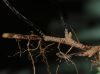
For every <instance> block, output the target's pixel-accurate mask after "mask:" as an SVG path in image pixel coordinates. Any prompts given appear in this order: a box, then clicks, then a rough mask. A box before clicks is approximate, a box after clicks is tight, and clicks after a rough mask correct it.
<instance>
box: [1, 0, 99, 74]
mask: <svg viewBox="0 0 100 74" xmlns="http://www.w3.org/2000/svg"><path fill="white" fill-rule="evenodd" d="M9 2H11V4H12V5H13V6H14V7H15V8H16V9H17V10H18V11H19V12H20V13H22V14H23V15H24V16H25V17H27V18H28V19H29V20H31V21H32V22H33V23H34V24H36V25H37V26H39V28H40V29H41V30H42V31H43V32H44V33H45V34H46V35H52V36H59V37H64V26H63V24H62V22H61V20H60V13H62V15H63V17H64V20H65V22H66V23H67V24H68V25H69V26H72V28H73V29H74V31H75V33H76V35H77V37H78V38H79V40H80V42H82V43H84V44H88V45H99V44H100V0H9ZM30 31H33V33H34V32H35V31H34V28H33V27H31V26H29V25H28V24H26V23H25V22H23V21H22V20H20V19H19V18H18V17H16V15H14V14H13V13H12V11H11V10H10V9H9V8H8V7H7V6H6V5H5V4H4V3H3V1H2V0H0V74H32V64H31V61H30V60H29V59H28V56H27V54H23V55H22V57H19V55H18V56H15V57H12V58H8V56H9V55H13V54H14V53H16V52H17V51H19V50H17V49H18V46H17V43H16V41H15V40H9V39H3V38H2V37H1V35H2V33H5V32H10V33H20V34H31V32H30ZM73 37H75V36H73ZM22 44H23V43H22ZM62 48H63V49H66V50H68V48H69V46H65V47H64V46H62ZM51 49H52V51H51V52H49V53H48V55H47V57H48V61H49V64H50V69H51V72H52V74H55V70H56V67H57V64H58V62H57V61H56V60H55V59H57V57H56V56H55V53H56V50H57V48H56V46H55V48H51ZM74 49H75V48H74ZM77 51H78V49H76V51H74V52H77ZM72 60H73V61H74V62H75V63H76V65H77V68H78V71H79V74H100V73H99V72H98V71H99V70H97V68H95V67H93V70H92V71H91V62H90V58H87V57H76V56H75V57H72ZM41 73H43V74H47V71H46V66H45V65H44V64H43V63H42V62H40V61H38V62H37V63H36V74H41ZM67 73H68V74H76V71H75V68H74V66H73V65H72V64H71V63H69V64H67V63H65V62H63V63H62V64H61V68H60V71H59V74H67Z"/></svg>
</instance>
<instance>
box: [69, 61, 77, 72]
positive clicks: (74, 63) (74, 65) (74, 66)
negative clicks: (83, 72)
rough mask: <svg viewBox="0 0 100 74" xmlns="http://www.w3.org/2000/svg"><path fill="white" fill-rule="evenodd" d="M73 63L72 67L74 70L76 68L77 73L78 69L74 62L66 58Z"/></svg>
mask: <svg viewBox="0 0 100 74" xmlns="http://www.w3.org/2000/svg"><path fill="white" fill-rule="evenodd" d="M68 60H69V61H70V62H71V63H72V64H73V65H74V67H75V70H76V73H77V74H78V69H77V66H76V64H75V63H74V62H73V61H71V60H70V59H68Z"/></svg>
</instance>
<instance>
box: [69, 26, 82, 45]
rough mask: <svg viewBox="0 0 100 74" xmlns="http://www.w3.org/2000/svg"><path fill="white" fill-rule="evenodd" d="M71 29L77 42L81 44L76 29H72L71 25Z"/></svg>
mask: <svg viewBox="0 0 100 74" xmlns="http://www.w3.org/2000/svg"><path fill="white" fill-rule="evenodd" d="M70 28H71V30H72V32H73V34H74V35H75V38H76V40H77V42H79V43H80V41H79V39H78V37H77V35H76V33H75V31H74V29H73V28H72V26H71V25H70Z"/></svg>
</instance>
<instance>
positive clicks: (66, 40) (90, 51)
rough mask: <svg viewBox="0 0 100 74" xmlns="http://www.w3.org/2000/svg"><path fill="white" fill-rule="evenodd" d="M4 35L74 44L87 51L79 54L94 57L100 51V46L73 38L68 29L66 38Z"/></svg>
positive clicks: (20, 38)
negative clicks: (86, 43) (83, 42)
mask: <svg viewBox="0 0 100 74" xmlns="http://www.w3.org/2000/svg"><path fill="white" fill-rule="evenodd" d="M2 37H3V38H9V39H18V40H22V39H25V40H28V39H30V40H41V39H43V40H44V41H48V42H56V43H60V44H66V45H69V46H73V47H75V48H79V49H81V50H85V52H83V53H82V54H79V56H88V57H92V56H93V55H94V54H95V53H97V52H98V51H100V46H90V45H85V44H82V43H79V42H77V41H75V40H74V39H73V38H72V33H71V32H68V31H67V30H66V29H65V37H64V38H60V37H53V36H46V35H44V36H43V38H41V37H39V36H38V35H33V34H32V35H22V34H14V33H4V34H3V35H2Z"/></svg>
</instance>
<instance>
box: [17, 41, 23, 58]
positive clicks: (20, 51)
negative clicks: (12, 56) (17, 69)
mask: <svg viewBox="0 0 100 74" xmlns="http://www.w3.org/2000/svg"><path fill="white" fill-rule="evenodd" d="M17 42H18V47H19V53H20V57H21V55H22V50H21V46H20V43H19V40H17Z"/></svg>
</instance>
